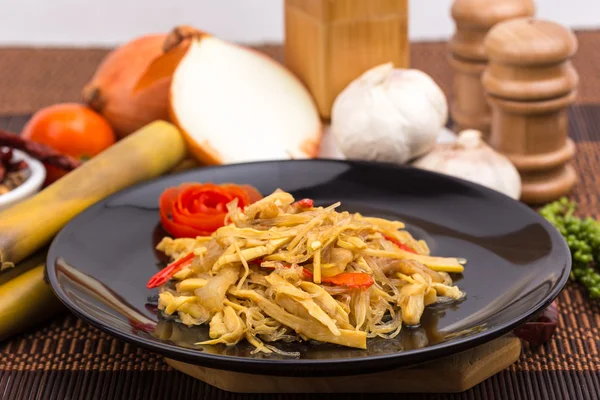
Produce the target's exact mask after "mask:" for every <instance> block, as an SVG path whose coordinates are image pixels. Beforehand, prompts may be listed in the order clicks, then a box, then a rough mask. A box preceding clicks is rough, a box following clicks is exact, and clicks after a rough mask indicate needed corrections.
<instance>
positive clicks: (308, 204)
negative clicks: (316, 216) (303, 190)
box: [292, 199, 315, 208]
mask: <svg viewBox="0 0 600 400" xmlns="http://www.w3.org/2000/svg"><path fill="white" fill-rule="evenodd" d="M314 205H315V201H314V200H313V199H302V200H298V201H297V202H295V203H293V204H292V206H296V207H299V208H313V207H314Z"/></svg>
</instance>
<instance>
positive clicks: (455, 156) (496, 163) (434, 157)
mask: <svg viewBox="0 0 600 400" xmlns="http://www.w3.org/2000/svg"><path fill="white" fill-rule="evenodd" d="M413 165H414V166H415V167H417V168H422V169H427V170H430V171H435V172H439V173H442V174H446V175H451V176H455V177H457V178H461V179H465V180H468V181H471V182H474V183H477V184H480V185H482V186H486V187H488V188H490V189H493V190H496V191H498V192H501V193H504V194H505V195H507V196H509V197H512V198H513V199H517V200H518V199H519V198H520V196H521V177H520V175H519V172H518V171H517V169H516V168H515V166H514V165H513V164H512V163H511V162H510V160H509V159H508V158H507V157H505V156H504V155H502V154H500V153H498V152H496V151H495V150H494V149H492V148H491V147H490V146H488V145H487V144H486V143H485V142H484V141H483V140H482V136H481V132H479V131H476V130H465V131H462V132H460V134H459V135H458V138H457V140H456V142H455V143H450V144H449V143H444V144H438V145H437V146H436V147H435V149H434V150H433V151H431V152H430V153H428V154H426V155H425V156H423V157H422V158H420V159H418V160H416V161H415V162H414V163H413Z"/></svg>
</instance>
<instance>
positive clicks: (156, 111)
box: [83, 34, 171, 138]
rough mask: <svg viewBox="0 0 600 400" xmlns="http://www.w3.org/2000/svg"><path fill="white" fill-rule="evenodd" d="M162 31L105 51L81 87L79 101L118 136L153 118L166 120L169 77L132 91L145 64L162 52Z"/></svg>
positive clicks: (130, 131) (128, 132) (167, 117)
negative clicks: (108, 51) (103, 56)
mask: <svg viewBox="0 0 600 400" xmlns="http://www.w3.org/2000/svg"><path fill="white" fill-rule="evenodd" d="M165 39H166V35H165V34H156V35H148V36H143V37H140V38H137V39H135V40H133V41H131V42H129V43H127V44H125V45H123V46H121V47H119V48H117V49H115V50H114V51H112V52H111V53H109V54H108V55H107V56H106V57H105V58H104V60H103V61H102V63H101V64H100V66H99V67H98V69H97V70H96V73H95V74H94V76H93V77H92V80H91V81H90V82H89V83H88V84H87V85H86V86H85V87H84V89H83V100H84V101H85V102H86V103H87V104H88V106H90V107H91V108H93V109H94V110H96V111H97V112H99V113H101V114H102V115H103V116H104V117H105V118H106V119H107V120H108V121H109V122H110V124H111V125H112V127H113V128H114V129H115V131H116V133H117V135H118V136H119V137H120V138H122V137H124V136H127V135H129V134H130V133H133V132H134V131H136V130H138V129H139V128H141V127H143V126H144V125H146V124H148V123H150V122H152V121H155V120H157V119H162V120H169V112H168V96H169V86H170V84H171V78H170V77H167V78H164V79H161V80H159V81H157V82H155V83H153V84H152V85H151V86H150V87H147V88H145V89H144V90H141V91H139V92H135V93H134V90H133V88H134V85H135V84H136V82H137V81H138V79H139V78H140V76H141V75H142V73H143V72H144V71H145V70H146V69H147V68H148V66H149V64H150V63H151V62H152V61H153V60H154V59H155V58H156V57H158V56H160V55H161V54H162V53H163V44H164V43H165Z"/></svg>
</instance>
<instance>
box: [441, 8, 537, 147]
mask: <svg viewBox="0 0 600 400" xmlns="http://www.w3.org/2000/svg"><path fill="white" fill-rule="evenodd" d="M534 12H535V7H534V4H533V1H532V0H455V1H454V3H453V5H452V11H451V13H452V18H453V19H454V21H455V23H456V33H455V34H454V36H453V37H452V39H451V40H450V42H449V49H450V53H449V54H448V60H449V62H450V66H451V67H452V69H453V70H454V82H453V99H452V103H451V104H450V114H451V115H452V119H453V121H454V123H455V125H456V129H457V130H463V129H478V130H480V131H482V132H483V133H484V135H486V136H487V134H488V132H489V130H490V121H491V110H490V107H489V105H488V104H487V101H486V99H485V92H484V90H483V87H482V86H481V74H482V73H483V71H484V70H485V68H486V66H487V56H486V54H485V51H484V46H483V39H484V37H485V35H486V34H487V32H488V31H489V29H490V28H491V27H492V26H494V25H495V24H497V23H499V22H502V21H505V20H508V19H512V18H518V17H528V16H533V14H534Z"/></svg>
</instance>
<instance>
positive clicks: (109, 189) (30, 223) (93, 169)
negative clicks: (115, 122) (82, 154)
mask: <svg viewBox="0 0 600 400" xmlns="http://www.w3.org/2000/svg"><path fill="white" fill-rule="evenodd" d="M185 155H186V149H185V143H184V141H183V138H182V137H181V134H180V133H179V131H178V130H177V128H175V126H174V125H172V124H169V123H167V122H164V121H156V122H153V123H151V124H149V125H147V126H145V127H144V128H142V129H140V130H139V131H137V132H136V133H134V134H132V135H130V136H128V137H126V138H125V139H123V140H121V141H120V142H118V143H117V144H115V145H114V146H112V147H110V148H109V149H107V150H106V151H104V152H102V153H101V154H99V155H97V156H96V157H94V158H92V159H91V160H90V161H87V162H86V163H85V164H83V165H82V166H81V167H79V168H77V169H76V170H74V171H72V172H71V173H69V174H67V175H66V176H65V177H63V178H61V179H59V180H58V181H57V182H55V183H54V184H52V185H50V186H48V187H47V188H46V189H44V190H42V191H41V192H39V193H38V194H37V195H35V196H33V197H31V198H29V199H27V200H25V201H23V202H22V203H19V204H16V205H14V206H12V207H10V208H8V209H6V210H4V211H2V212H0V232H1V235H0V270H4V269H6V268H10V267H13V266H14V265H15V264H16V263H18V262H20V261H22V260H23V259H25V258H26V257H28V256H30V255H31V254H33V253H34V252H35V251H37V250H38V249H40V248H41V247H42V246H44V245H45V244H47V243H48V242H49V241H50V240H51V239H52V238H53V237H54V235H55V234H56V233H57V232H58V231H59V230H60V229H61V228H62V227H63V226H65V225H66V224H67V222H69V221H70V220H71V219H72V218H73V217H75V216H76V215H77V214H79V213H80V212H81V211H83V210H85V209H86V208H88V207H89V206H91V205H93V204H94V203H96V202H98V201H99V200H102V199H104V198H105V197H107V196H109V195H111V194H113V193H115V192H118V191H119V190H122V189H124V188H127V187H129V186H131V185H134V184H136V183H139V182H143V181H146V180H148V179H152V178H155V177H157V176H160V175H162V174H163V173H165V172H167V171H169V170H170V169H171V168H173V167H174V166H175V165H177V164H178V163H179V162H181V161H182V160H183V159H184V157H185Z"/></svg>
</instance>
